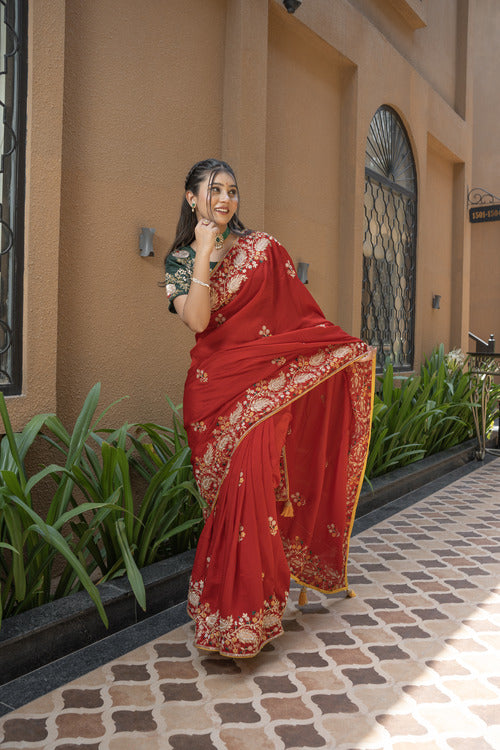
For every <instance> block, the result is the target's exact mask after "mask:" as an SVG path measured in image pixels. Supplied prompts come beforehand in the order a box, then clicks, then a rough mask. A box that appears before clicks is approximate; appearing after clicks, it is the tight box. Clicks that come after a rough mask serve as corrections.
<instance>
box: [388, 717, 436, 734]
mask: <svg viewBox="0 0 500 750" xmlns="http://www.w3.org/2000/svg"><path fill="white" fill-rule="evenodd" d="M375 718H376V719H377V721H378V723H379V724H381V725H382V726H383V727H384V729H386V730H387V731H388V732H389V734H390V735H399V734H402V735H405V734H406V735H410V736H411V735H423V734H427V729H425V727H423V726H422V725H421V724H419V722H418V721H417V720H416V719H414V718H413V716H412V715H411V714H379V715H378V716H376V717H375Z"/></svg>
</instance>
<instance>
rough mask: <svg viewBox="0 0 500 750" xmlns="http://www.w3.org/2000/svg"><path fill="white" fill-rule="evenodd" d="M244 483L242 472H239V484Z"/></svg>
mask: <svg viewBox="0 0 500 750" xmlns="http://www.w3.org/2000/svg"><path fill="white" fill-rule="evenodd" d="M244 481H245V477H244V476H243V472H242V471H240V479H239V484H243V482H244Z"/></svg>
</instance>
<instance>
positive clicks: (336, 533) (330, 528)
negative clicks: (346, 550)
mask: <svg viewBox="0 0 500 750" xmlns="http://www.w3.org/2000/svg"><path fill="white" fill-rule="evenodd" d="M326 528H327V529H328V533H329V534H331V535H332V536H333V537H334V539H336V538H337V537H339V536H340V531H339V530H338V529H337V527H336V526H335V524H334V523H329V524H328V526H327V527H326Z"/></svg>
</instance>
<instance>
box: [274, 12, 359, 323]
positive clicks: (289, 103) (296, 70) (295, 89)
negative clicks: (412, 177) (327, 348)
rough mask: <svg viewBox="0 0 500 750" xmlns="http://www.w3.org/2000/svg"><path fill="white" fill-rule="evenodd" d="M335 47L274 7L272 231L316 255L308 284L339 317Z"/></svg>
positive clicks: (299, 257) (296, 249)
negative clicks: (329, 45)
mask: <svg viewBox="0 0 500 750" xmlns="http://www.w3.org/2000/svg"><path fill="white" fill-rule="evenodd" d="M343 67H345V63H344V64H343V63H342V61H341V60H340V59H339V57H338V55H336V54H335V53H334V51H333V50H332V49H331V47H328V45H326V44H324V43H321V42H318V40H317V39H316V38H315V37H314V36H313V35H312V34H311V33H310V32H308V31H306V30H304V29H303V28H301V27H300V26H299V25H298V24H296V23H293V20H292V19H290V18H288V17H286V16H284V15H283V14H282V13H277V12H274V13H271V16H270V23H269V59H268V90H267V133H266V214H265V227H266V231H268V232H270V233H271V234H273V235H274V236H275V237H277V239H279V241H280V242H281V243H282V244H284V245H285V247H286V248H287V249H288V251H289V252H290V254H291V256H292V258H293V259H294V261H295V262H296V263H297V262H300V261H303V262H306V263H309V264H310V265H309V285H308V288H309V291H310V292H311V293H312V294H313V295H314V297H315V298H316V299H317V301H318V302H319V303H320V305H321V306H322V308H323V310H324V312H325V314H326V315H327V316H329V317H331V318H332V319H334V320H337V317H338V315H337V301H338V300H337V290H338V287H339V279H338V277H337V265H338V253H339V212H340V196H341V194H342V187H343V186H342V175H341V171H340V162H341V159H340V143H341V111H342V104H343V101H342V69H343Z"/></svg>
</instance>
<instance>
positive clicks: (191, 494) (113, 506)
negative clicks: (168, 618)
mask: <svg viewBox="0 0 500 750" xmlns="http://www.w3.org/2000/svg"><path fill="white" fill-rule="evenodd" d="M99 395H100V385H99V384H97V385H96V386H94V387H93V388H92V390H91V391H90V393H89V395H88V396H87V399H86V400H85V404H84V406H83V409H82V411H81V413H80V415H79V417H78V419H77V421H76V424H75V427H74V429H73V432H72V433H71V434H70V433H69V432H68V431H67V430H66V429H65V427H64V426H63V424H62V422H61V420H60V419H59V418H58V417H56V416H55V415H53V414H45V415H38V416H37V417H34V418H33V419H32V420H31V421H30V423H29V424H28V425H27V426H26V427H25V429H24V430H23V432H22V433H20V434H17V435H16V434H14V433H13V431H12V428H11V425H10V421H9V417H8V413H7V409H6V406H5V402H4V401H3V399H2V400H1V401H0V413H1V416H2V418H3V421H4V425H5V431H6V437H5V438H4V439H3V440H2V442H1V444H0V510H1V511H2V513H1V516H0V584H1V589H0V597H1V610H0V615H1V613H2V611H3V613H4V615H5V616H9V615H12V614H15V613H18V612H22V611H24V610H26V609H29V608H30V607H33V606H37V605H39V604H42V603H45V602H47V601H50V600H51V599H55V598H59V597H62V596H66V595H67V594H69V593H71V592H73V591H77V590H79V589H81V588H85V589H87V591H88V592H89V594H90V596H91V597H92V599H93V601H94V602H95V604H96V606H97V607H98V609H99V612H100V614H101V617H102V619H103V621H104V622H107V619H106V615H105V612H104V609H103V606H102V602H101V599H100V597H99V593H98V589H97V588H96V583H101V582H103V581H107V580H109V579H111V578H113V577H116V576H119V575H122V574H124V573H125V574H126V575H127V576H128V579H129V581H130V584H131V587H132V590H133V592H134V594H135V596H136V598H137V601H138V602H139V604H140V606H141V607H143V608H145V607H146V594H145V589H144V583H143V580H142V576H141V574H140V570H139V569H140V568H141V567H143V566H144V565H147V564H149V563H151V562H153V561H155V560H156V559H159V558H160V557H163V556H167V555H168V554H173V553H175V552H178V551H182V550H183V549H188V548H190V547H191V546H193V545H194V544H195V543H196V540H197V536H198V532H199V529H200V526H201V522H202V510H201V509H202V506H203V504H204V503H203V500H202V498H201V496H200V495H199V492H198V489H197V486H196V483H195V481H194V477H193V473H192V469H191V464H190V451H189V447H188V445H187V438H186V434H185V431H184V428H183V425H182V421H181V418H180V415H179V410H178V409H177V408H175V407H174V405H173V404H172V402H171V401H170V400H169V399H167V400H168V401H169V403H170V406H171V407H172V410H173V413H174V416H173V427H171V428H170V427H162V426H160V425H157V424H153V423H148V424H137V425H128V424H125V425H123V426H122V427H120V428H119V429H104V428H101V429H98V427H99V424H100V422H101V420H102V418H103V416H104V415H105V414H106V413H107V411H108V410H107V409H106V410H105V412H103V413H102V414H101V415H100V416H99V417H98V418H97V419H96V418H95V412H96V408H97V403H98V400H99ZM39 435H41V436H42V437H43V438H44V439H45V440H46V441H48V443H49V444H50V445H51V446H52V447H53V448H55V449H56V450H57V451H58V452H59V453H60V454H62V456H63V461H62V465H59V464H51V465H50V466H47V467H46V468H44V469H43V470H41V471H40V472H38V473H36V474H35V475H34V476H32V477H31V478H28V477H27V475H26V472H25V468H24V459H25V457H26V454H27V452H28V450H29V448H30V447H31V445H32V444H33V442H34V440H35V438H36V437H37V436H39ZM46 477H51V478H52V479H53V481H54V482H55V484H56V489H55V492H54V494H53V496H52V498H51V501H50V505H49V509H48V512H47V514H46V518H45V519H42V518H41V516H39V515H38V514H37V513H36V511H35V510H34V507H33V498H32V492H33V489H34V488H35V487H36V486H37V485H38V483H39V482H40V481H42V480H44V479H46ZM138 478H140V481H139V482H138V481H137V479H138ZM61 559H62V561H63V563H64V564H63V565H62V570H61V569H60V568H61ZM56 565H59V569H58V570H59V576H58V577H56V576H55V566H56Z"/></svg>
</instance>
